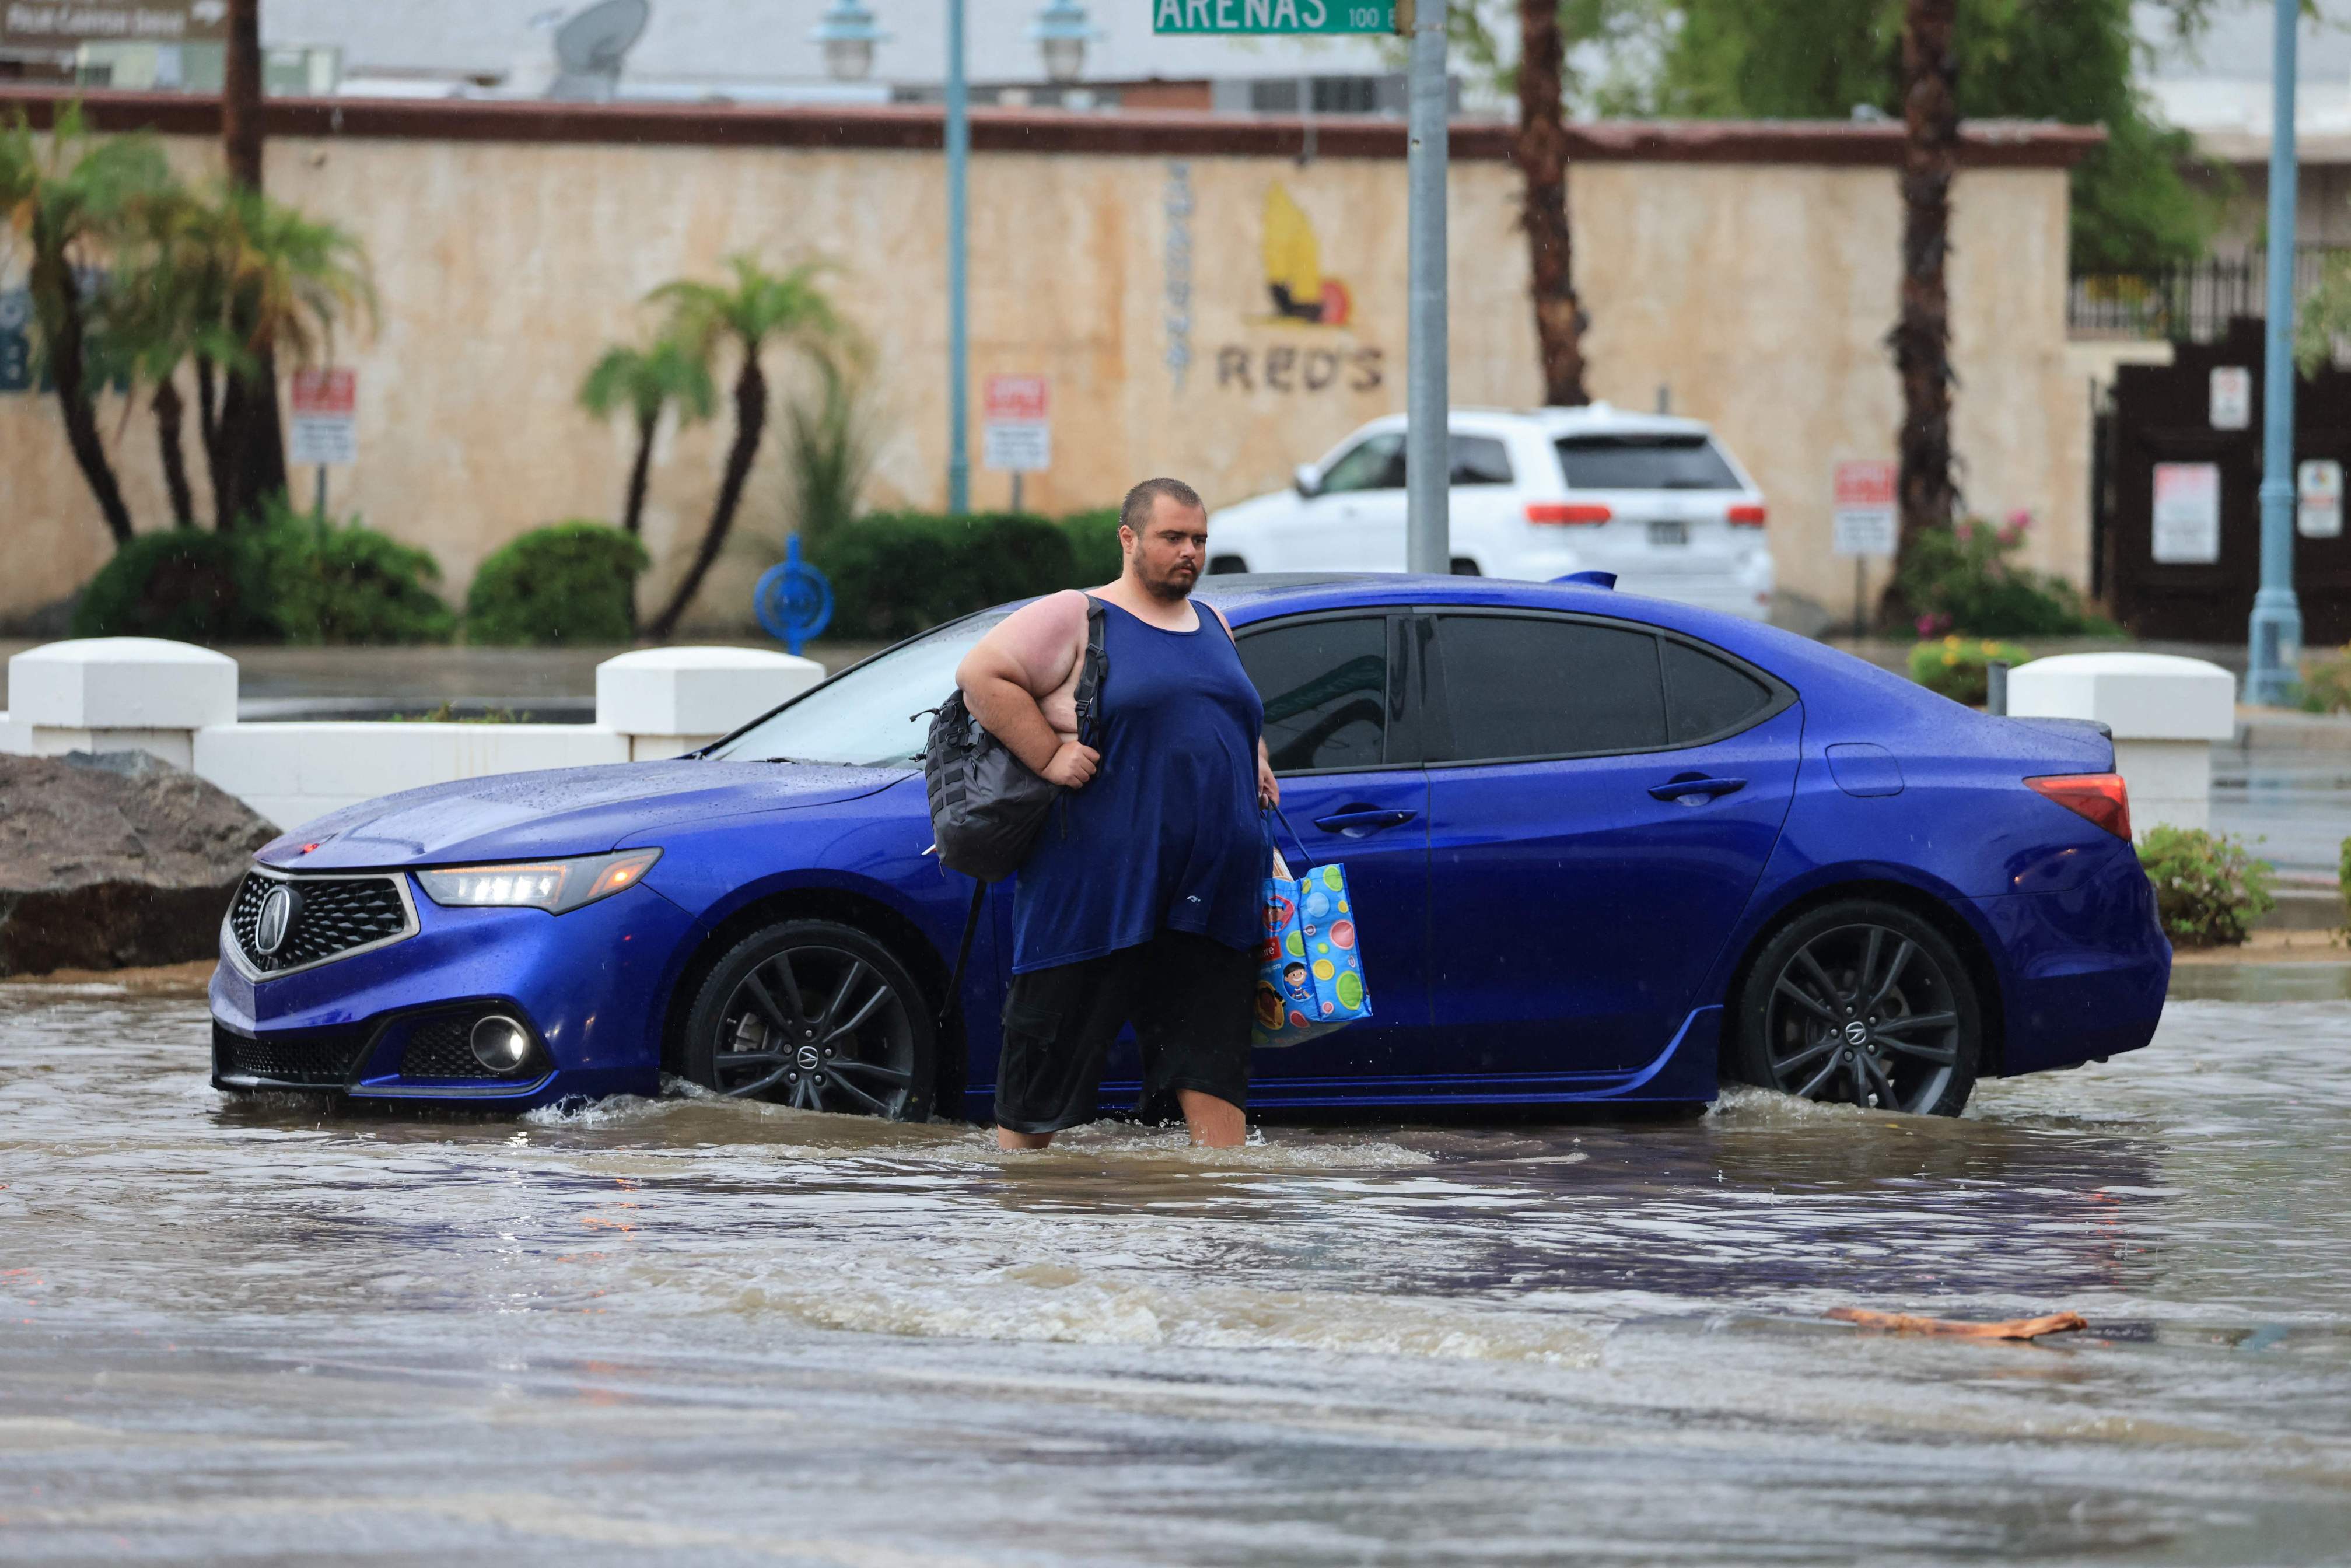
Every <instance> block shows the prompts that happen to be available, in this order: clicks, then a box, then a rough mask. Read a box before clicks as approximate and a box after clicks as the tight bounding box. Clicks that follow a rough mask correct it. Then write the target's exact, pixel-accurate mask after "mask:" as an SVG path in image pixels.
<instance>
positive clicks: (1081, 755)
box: [956, 590, 1102, 789]
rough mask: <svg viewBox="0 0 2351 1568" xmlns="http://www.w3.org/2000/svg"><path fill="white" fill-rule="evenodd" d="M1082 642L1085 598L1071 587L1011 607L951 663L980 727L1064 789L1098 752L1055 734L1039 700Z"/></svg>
mask: <svg viewBox="0 0 2351 1568" xmlns="http://www.w3.org/2000/svg"><path fill="white" fill-rule="evenodd" d="M1085 643H1086V596H1085V595H1084V594H1082V593H1080V592H1077V591H1074V590H1072V591H1068V592H1063V593H1056V594H1051V595H1049V596H1048V597H1046V598H1044V599H1040V600H1039V601H1037V602H1036V603H1034V604H1029V605H1024V606H1023V607H1022V608H1020V609H1019V610H1016V611H1014V612H1012V613H1011V614H1010V615H1008V616H1006V617H1005V618H1004V620H1003V622H1001V623H1000V624H999V625H998V626H997V627H996V629H995V630H994V631H992V632H988V634H987V636H985V637H982V638H981V639H980V640H979V642H978V643H977V644H976V645H975V646H974V647H973V648H972V651H971V652H970V653H966V654H965V655H964V658H963V663H962V664H958V665H956V685H958V686H961V687H962V688H963V695H964V702H965V703H966V705H967V706H969V707H970V709H971V713H972V716H973V717H974V718H977V720H979V723H980V727H981V728H983V729H985V730H987V733H988V734H990V735H992V736H994V737H996V738H997V739H998V740H1000V741H1002V742H1003V743H1004V744H1005V746H1006V747H1008V748H1009V749H1010V750H1011V752H1012V754H1013V755H1014V756H1015V757H1018V758H1020V760H1021V761H1023V762H1025V763H1027V764H1028V765H1029V768H1030V769H1032V770H1033V771H1034V772H1036V773H1037V774H1039V775H1040V776H1041V777H1042V778H1044V779H1048V780H1050V782H1052V783H1055V784H1059V785H1061V786H1063V787H1064V788H1066V789H1080V788H1082V787H1083V786H1084V784H1085V783H1086V781H1087V780H1088V779H1092V777H1093V776H1094V768H1095V767H1096V765H1097V764H1099V763H1100V762H1101V760H1102V756H1101V754H1100V753H1099V752H1097V751H1095V750H1094V749H1093V747H1090V746H1081V745H1079V744H1078V743H1077V742H1076V741H1075V740H1064V739H1062V738H1061V735H1060V734H1059V733H1058V732H1056V731H1055V730H1054V728H1053V726H1052V724H1051V723H1050V721H1049V720H1048V719H1047V718H1046V717H1045V709H1044V706H1043V700H1044V699H1045V698H1046V697H1048V696H1050V695H1052V694H1053V693H1055V692H1057V691H1059V690H1061V687H1062V686H1063V685H1066V684H1067V683H1068V681H1069V678H1070V672H1071V670H1072V669H1074V668H1075V667H1076V664H1077V661H1078V660H1079V659H1080V658H1081V657H1082V656H1083V655H1084V653H1085Z"/></svg>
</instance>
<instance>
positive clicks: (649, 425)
mask: <svg viewBox="0 0 2351 1568" xmlns="http://www.w3.org/2000/svg"><path fill="white" fill-rule="evenodd" d="M660 423H661V410H659V409H655V410H653V413H641V414H639V415H638V416H637V457H636V461H635V462H633V463H632V464H630V465H629V495H628V498H627V499H626V500H625V501H623V502H622V505H621V528H622V530H623V531H625V532H627V533H629V534H631V535H632V536H633V535H636V534H639V533H642V532H643V531H644V522H645V483H646V480H647V479H648V477H649V476H651V474H652V471H653V430H654V428H655V427H656V426H658V425H659V424H660Z"/></svg>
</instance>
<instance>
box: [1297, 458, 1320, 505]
mask: <svg viewBox="0 0 2351 1568" xmlns="http://www.w3.org/2000/svg"><path fill="white" fill-rule="evenodd" d="M1290 483H1291V484H1292V485H1294V486H1297V488H1298V493H1299V494H1300V495H1301V496H1304V497H1307V498H1308V499H1309V500H1311V499H1312V498H1313V497H1314V496H1315V494H1316V492H1318V491H1320V490H1321V489H1322V475H1320V474H1318V473H1316V472H1315V471H1314V465H1313V464H1311V463H1301V464H1300V465H1298V471H1297V472H1296V473H1294V474H1292V475H1291V476H1290Z"/></svg>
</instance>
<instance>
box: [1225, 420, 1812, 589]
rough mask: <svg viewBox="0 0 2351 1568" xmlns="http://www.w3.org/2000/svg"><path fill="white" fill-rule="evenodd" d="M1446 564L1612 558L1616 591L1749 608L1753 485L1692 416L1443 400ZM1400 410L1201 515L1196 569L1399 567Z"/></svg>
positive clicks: (1536, 566) (1759, 507)
mask: <svg viewBox="0 0 2351 1568" xmlns="http://www.w3.org/2000/svg"><path fill="white" fill-rule="evenodd" d="M1451 435H1452V442H1451V445H1452V468H1453V474H1452V492H1453V501H1452V507H1451V511H1452V519H1451V529H1450V532H1451V536H1452V551H1451V553H1452V558H1453V570H1455V571H1456V572H1462V573H1477V574H1482V575H1484V576H1487V577H1519V578H1531V579H1534V580H1539V581H1540V580H1547V579H1551V578H1555V577H1564V576H1565V575H1567V574H1568V573H1569V572H1572V571H1594V570H1596V571H1613V572H1614V573H1615V574H1616V585H1617V587H1618V588H1620V589H1622V590H1624V591H1625V592H1627V593H1646V594H1650V595H1653V596H1655V597H1656V598H1659V599H1672V600H1678V601H1681V602H1683V603H1686V604H1700V605H1704V606H1706V607H1707V608H1708V609H1709V610H1723V611H1728V612H1730V613H1732V614H1734V615H1746V616H1751V617H1755V618H1757V619H1761V618H1762V617H1763V616H1764V615H1766V614H1767V613H1768V612H1770V610H1771V584H1772V566H1771V548H1770V546H1769V545H1767V544H1766V543H1765V542H1764V534H1763V519H1764V506H1763V493H1762V492H1761V491H1760V490H1758V489H1757V488H1756V487H1755V482H1754V481H1753V480H1752V479H1750V478H1749V477H1748V476H1747V474H1746V471H1745V470H1744V469H1742V468H1740V466H1739V465H1738V463H1737V462H1736V461H1734V460H1733V459H1732V457H1731V455H1730V454H1729V453H1728V452H1726V451H1724V450H1723V449H1722V446H1721V444H1720V443H1719V442H1717V441H1716V440H1715V438H1714V434H1713V433H1712V432H1711V431H1709V430H1708V428H1707V427H1706V426H1705V425H1704V424H1701V423H1698V421H1696V420H1691V419H1675V418H1671V417H1669V416H1667V415H1665V414H1646V413H1624V412H1622V411H1620V410H1617V409H1614V408H1611V407H1609V406H1608V405H1607V404H1606V403H1594V404H1593V405H1592V406H1591V407H1589V408H1545V409H1533V410H1528V411H1522V412H1508V411H1503V410H1489V409H1456V410H1455V411H1454V413H1453V418H1452V423H1451ZM1404 480H1405V422H1404V416H1403V415H1401V414H1395V415H1391V416H1390V417H1388V418H1386V419H1375V420H1374V421H1373V422H1372V423H1369V424H1367V425H1365V426H1364V427H1363V428H1362V429H1361V430H1358V431H1357V432H1355V434H1353V435H1351V436H1349V437H1347V439H1346V440H1344V441H1343V442H1341V443H1340V444H1338V445H1337V446H1335V447H1333V448H1332V450H1331V452H1330V454H1329V455H1326V456H1325V457H1324V458H1323V459H1322V462H1320V463H1312V464H1306V465H1301V467H1300V468H1299V470H1298V482H1297V485H1296V486H1295V487H1294V488H1291V489H1289V490H1283V491H1280V492H1277V493H1276V494H1273V495H1270V496H1259V497H1255V498H1254V499H1251V500H1247V501H1243V502H1241V503H1240V504H1239V505H1238V506H1233V507H1226V508H1224V509H1223V510H1222V511H1220V512H1218V513H1217V514H1216V515H1215V516H1214V517H1211V518H1210V519H1209V521H1208V570H1210V571H1212V572H1227V571H1327V570H1349V571H1364V570H1371V571H1402V570H1404V568H1405V488H1404Z"/></svg>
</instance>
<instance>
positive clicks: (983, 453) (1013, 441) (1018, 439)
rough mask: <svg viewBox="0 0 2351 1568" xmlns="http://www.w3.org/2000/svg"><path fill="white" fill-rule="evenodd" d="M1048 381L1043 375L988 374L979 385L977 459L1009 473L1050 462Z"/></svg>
mask: <svg viewBox="0 0 2351 1568" xmlns="http://www.w3.org/2000/svg"><path fill="white" fill-rule="evenodd" d="M1049 386H1050V383H1049V382H1047V381H1046V379H1045V378H1044V377H1043V376H989V377H988V378H987V380H986V381H985V382H982V383H981V387H980V399H979V403H980V419H981V421H982V423H981V425H980V462H981V464H982V465H985V466H987V467H989V468H994V469H998V470H999V471H1001V472H1004V473H1009V474H1040V473H1042V472H1044V471H1045V470H1046V469H1048V468H1050V467H1051V466H1052V465H1053V425H1052V422H1051V420H1050V417H1049V416H1048V413H1047V412H1046V410H1047V399H1048V391H1049Z"/></svg>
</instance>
